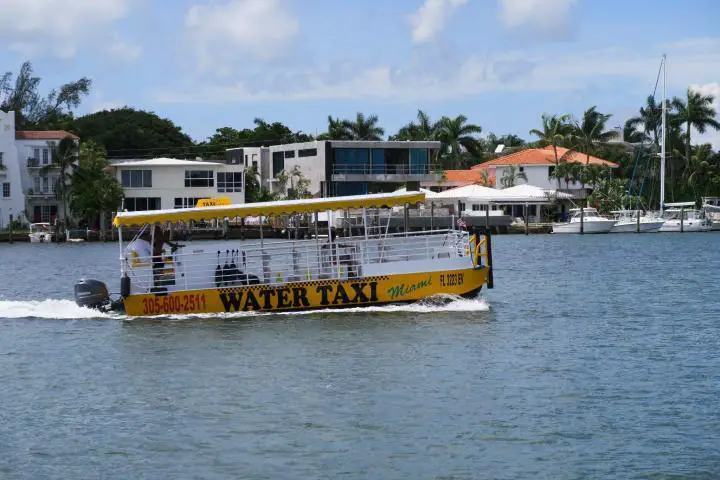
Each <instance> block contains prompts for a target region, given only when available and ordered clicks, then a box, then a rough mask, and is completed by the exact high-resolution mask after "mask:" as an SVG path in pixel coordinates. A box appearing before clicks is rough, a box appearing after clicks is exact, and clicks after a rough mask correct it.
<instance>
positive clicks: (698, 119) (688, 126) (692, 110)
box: [672, 88, 720, 164]
mask: <svg viewBox="0 0 720 480" xmlns="http://www.w3.org/2000/svg"><path fill="white" fill-rule="evenodd" d="M714 101H715V97H713V96H712V95H703V94H701V93H700V92H694V91H692V90H690V89H689V88H688V90H687V103H685V102H683V101H682V100H681V99H679V98H678V97H675V98H673V101H672V106H673V107H675V110H676V111H677V113H676V114H675V116H674V120H675V121H676V122H677V123H679V124H683V123H684V124H685V135H684V140H685V161H686V162H687V163H688V164H690V155H691V150H690V134H691V131H692V129H693V127H694V128H695V129H696V130H697V131H698V133H705V132H706V131H707V129H708V128H712V129H714V130H720V122H718V121H717V120H715V116H716V115H717V112H716V111H715V109H714V108H713V106H712V104H713V102H714Z"/></svg>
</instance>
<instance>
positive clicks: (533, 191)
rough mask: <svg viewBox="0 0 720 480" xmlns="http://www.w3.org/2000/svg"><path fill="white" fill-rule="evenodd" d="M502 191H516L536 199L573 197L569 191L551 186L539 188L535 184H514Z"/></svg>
mask: <svg viewBox="0 0 720 480" xmlns="http://www.w3.org/2000/svg"><path fill="white" fill-rule="evenodd" d="M502 191H503V192H512V193H517V194H520V195H522V196H524V197H528V198H534V199H536V200H546V199H548V198H557V199H558V200H570V199H571V198H574V197H573V195H572V194H570V193H566V192H559V191H557V190H553V189H552V188H541V187H536V186H535V185H527V184H522V185H515V186H514V187H509V188H506V189H504V190H502Z"/></svg>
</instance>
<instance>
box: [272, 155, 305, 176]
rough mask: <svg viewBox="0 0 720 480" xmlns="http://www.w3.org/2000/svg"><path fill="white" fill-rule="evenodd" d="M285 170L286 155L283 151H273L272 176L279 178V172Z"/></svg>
mask: <svg viewBox="0 0 720 480" xmlns="http://www.w3.org/2000/svg"><path fill="white" fill-rule="evenodd" d="M301 151H302V150H301ZM283 170H285V155H284V154H283V152H273V154H272V178H277V176H278V174H279V173H280V172H282V171H283Z"/></svg>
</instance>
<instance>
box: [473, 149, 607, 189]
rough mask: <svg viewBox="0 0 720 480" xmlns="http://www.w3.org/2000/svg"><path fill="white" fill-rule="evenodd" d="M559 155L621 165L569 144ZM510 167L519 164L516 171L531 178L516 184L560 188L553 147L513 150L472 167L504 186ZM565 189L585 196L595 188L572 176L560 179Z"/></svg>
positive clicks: (601, 163) (575, 161) (566, 157)
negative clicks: (572, 150) (504, 179)
mask: <svg viewBox="0 0 720 480" xmlns="http://www.w3.org/2000/svg"><path fill="white" fill-rule="evenodd" d="M557 154H558V158H562V161H566V162H574V163H580V164H583V165H584V164H585V163H586V162H587V164H588V165H604V166H607V167H609V168H611V169H614V168H618V166H619V165H618V164H617V163H613V162H609V161H607V160H603V159H601V158H597V157H594V156H592V155H591V156H590V158H589V160H588V158H587V156H586V155H585V154H584V153H580V152H571V151H569V150H568V149H567V148H563V147H557ZM509 167H515V169H516V172H518V173H519V172H522V173H524V174H525V176H526V177H527V180H523V179H515V182H514V183H515V184H516V185H520V184H529V185H535V186H537V187H540V188H543V189H556V188H557V187H558V181H557V179H555V178H553V172H554V170H555V154H554V152H553V149H552V147H545V148H527V149H525V150H521V151H519V152H515V153H511V154H510V155H505V156H503V157H499V158H496V159H493V160H490V161H487V162H484V163H481V164H478V165H474V166H473V167H471V168H470V169H471V170H476V171H482V170H485V171H486V172H487V174H488V176H492V177H494V178H495V185H496V186H497V187H502V186H503V184H502V179H503V176H504V175H505V174H506V172H507V170H508V169H509ZM560 187H561V190H562V191H564V192H566V193H570V194H572V195H573V196H574V197H575V198H585V197H586V196H587V195H588V193H589V192H588V190H591V189H592V188H593V186H592V185H586V186H585V187H586V188H582V184H581V183H580V182H577V181H574V180H572V179H568V181H565V180H561V181H560Z"/></svg>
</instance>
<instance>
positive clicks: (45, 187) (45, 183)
mask: <svg viewBox="0 0 720 480" xmlns="http://www.w3.org/2000/svg"><path fill="white" fill-rule="evenodd" d="M49 192H50V179H49V178H48V177H42V193H49Z"/></svg>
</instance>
